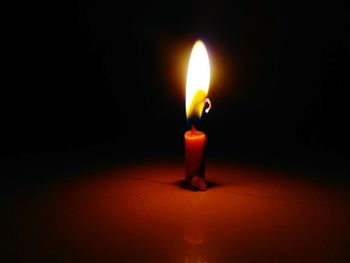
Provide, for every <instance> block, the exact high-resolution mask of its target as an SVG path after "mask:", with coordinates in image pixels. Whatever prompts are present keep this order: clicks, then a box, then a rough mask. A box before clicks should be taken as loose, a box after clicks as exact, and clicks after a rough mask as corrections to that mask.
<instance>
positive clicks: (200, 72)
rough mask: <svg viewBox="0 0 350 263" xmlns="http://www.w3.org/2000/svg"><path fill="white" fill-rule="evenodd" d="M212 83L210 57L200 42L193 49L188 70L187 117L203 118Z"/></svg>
mask: <svg viewBox="0 0 350 263" xmlns="http://www.w3.org/2000/svg"><path fill="white" fill-rule="evenodd" d="M209 83H210V64H209V56H208V53H207V50H206V48H205V45H204V43H203V42H202V41H200V40H198V41H197V42H196V43H195V44H194V46H193V49H192V53H191V57H190V62H189V65H188V70H187V82H186V116H187V118H190V117H194V116H195V117H199V118H200V117H201V115H202V112H203V108H204V105H205V99H206V97H207V95H208V91H209Z"/></svg>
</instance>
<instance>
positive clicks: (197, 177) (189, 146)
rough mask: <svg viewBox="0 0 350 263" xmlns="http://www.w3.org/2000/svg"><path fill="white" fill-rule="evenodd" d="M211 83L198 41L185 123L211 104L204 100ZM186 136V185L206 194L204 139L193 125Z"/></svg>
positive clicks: (192, 60)
mask: <svg viewBox="0 0 350 263" xmlns="http://www.w3.org/2000/svg"><path fill="white" fill-rule="evenodd" d="M209 82H210V65H209V57H208V53H207V50H206V48H205V46H204V44H203V42H202V41H200V40H198V41H197V42H196V43H195V45H194V47H193V49H192V53H191V57H190V62H189V66H188V72H187V83H186V116H187V119H188V120H193V119H194V118H196V119H199V118H200V117H201V116H202V112H203V109H204V105H205V103H206V102H209V108H208V109H206V112H208V111H209V109H210V101H209V99H208V98H207V94H208V90H209ZM191 127H192V128H191V130H190V131H187V132H186V133H185V152H186V153H185V161H186V182H187V184H188V186H189V187H190V188H192V189H196V190H202V191H204V190H206V189H207V185H206V182H205V166H204V149H205V142H206V139H207V137H206V135H205V133H204V132H202V131H197V130H196V128H195V126H194V124H193V123H192V124H191Z"/></svg>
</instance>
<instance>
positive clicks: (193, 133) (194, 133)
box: [191, 124, 196, 135]
mask: <svg viewBox="0 0 350 263" xmlns="http://www.w3.org/2000/svg"><path fill="white" fill-rule="evenodd" d="M191 135H196V127H194V124H192V126H191Z"/></svg>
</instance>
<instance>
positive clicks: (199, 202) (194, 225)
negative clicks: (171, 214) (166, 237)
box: [184, 194, 207, 263]
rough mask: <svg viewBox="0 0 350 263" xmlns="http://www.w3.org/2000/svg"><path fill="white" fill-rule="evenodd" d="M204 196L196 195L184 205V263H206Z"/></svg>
mask: <svg viewBox="0 0 350 263" xmlns="http://www.w3.org/2000/svg"><path fill="white" fill-rule="evenodd" d="M205 199H206V194H204V195H196V196H194V197H193V198H191V199H190V200H189V202H188V203H187V204H186V206H185V208H186V213H185V215H186V220H184V240H185V242H186V250H185V263H190V262H196V263H205V262H207V253H206V243H207V240H206V239H207V238H206V233H205V230H204V229H205V228H204V225H203V218H204V217H205V213H206V212H205V210H204V209H203V207H204V204H205V203H206V202H205V201H206V200H205Z"/></svg>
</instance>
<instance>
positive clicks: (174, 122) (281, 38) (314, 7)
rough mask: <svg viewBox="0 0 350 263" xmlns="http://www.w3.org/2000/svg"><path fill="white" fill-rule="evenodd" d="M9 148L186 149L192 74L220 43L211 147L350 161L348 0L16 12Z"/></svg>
mask: <svg viewBox="0 0 350 263" xmlns="http://www.w3.org/2000/svg"><path fill="white" fill-rule="evenodd" d="M7 11H8V16H9V19H8V20H7V22H6V24H5V31H4V32H3V36H4V37H3V42H4V44H5V47H4V48H3V50H2V52H3V54H4V56H5V59H4V60H3V66H4V70H3V74H4V75H3V79H2V92H1V93H2V95H1V98H2V103H1V104H2V106H3V109H2V116H3V117H2V119H1V127H2V131H3V135H2V136H1V144H2V147H1V156H2V157H3V158H5V160H6V158H14V159H16V158H17V157H19V156H34V155H36V154H49V153H57V152H67V151H68V152H69V151H76V150H79V151H80V152H81V151H85V150H86V151H88V149H91V148H94V147H95V148H96V147H97V148H98V149H99V151H102V152H103V151H108V152H109V153H111V154H112V155H115V156H120V157H122V156H124V155H129V156H130V155H131V156H132V155H133V154H141V156H148V155H151V154H154V153H170V154H171V153H174V154H175V155H178V156H182V155H181V154H182V152H183V133H184V132H185V130H186V129H187V128H186V121H185V110H184V104H185V103H184V94H185V74H186V67H187V63H188V58H189V54H190V52H191V48H192V45H193V43H194V42H195V41H196V40H197V39H198V38H200V39H202V40H203V41H204V42H205V43H206V44H207V47H208V49H209V56H210V58H211V64H212V71H213V72H212V74H213V77H212V83H211V88H210V91H209V97H210V98H211V100H212V102H213V108H212V111H211V112H210V114H209V115H207V116H205V117H204V118H203V121H202V127H201V129H202V130H204V131H205V132H206V133H207V135H208V138H209V141H208V147H207V148H208V155H209V156H231V155H233V156H236V157H239V156H248V157H247V158H248V159H249V158H255V159H262V158H263V157H264V158H265V157H266V156H271V157H272V158H275V159H276V158H277V159H280V160H282V159H283V160H299V161H300V160H304V159H305V158H308V159H310V156H312V158H311V159H313V160H314V161H316V164H323V163H324V161H325V160H330V159H332V158H333V159H334V160H337V161H338V160H341V161H342V162H344V163H346V162H347V160H348V157H349V147H350V139H349V132H350V130H349V129H350V128H349V126H348V122H349V121H348V120H349V117H348V116H349V113H350V106H349V103H348V100H349V95H350V92H349V87H350V74H349V70H350V53H349V52H350V38H349V25H350V24H349V21H350V17H349V13H350V7H349V4H347V3H346V1H328V2H327V3H317V4H312V3H307V1H303V2H302V1H300V2H298V1H173V2H167V1H151V2H147V3H142V4H140V3H134V2H132V1H129V3H123V4H121V3H119V2H118V1H95V0H91V1H56V2H55V3H52V2H50V3H49V2H47V1H46V2H35V3H32V2H30V3H25V4H21V5H19V4H18V6H12V7H9V8H8V9H7Z"/></svg>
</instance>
